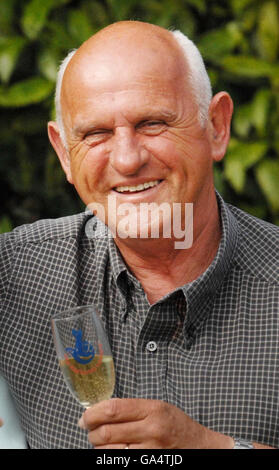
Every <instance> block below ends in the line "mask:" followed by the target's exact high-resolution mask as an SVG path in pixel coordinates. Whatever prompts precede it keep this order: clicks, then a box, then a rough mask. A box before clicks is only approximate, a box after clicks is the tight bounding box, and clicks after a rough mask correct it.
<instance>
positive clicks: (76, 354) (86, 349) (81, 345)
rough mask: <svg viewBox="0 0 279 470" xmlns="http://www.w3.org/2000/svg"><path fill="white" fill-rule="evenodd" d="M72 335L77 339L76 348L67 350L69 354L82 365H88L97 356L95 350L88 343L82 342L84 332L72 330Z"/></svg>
mask: <svg viewBox="0 0 279 470" xmlns="http://www.w3.org/2000/svg"><path fill="white" fill-rule="evenodd" d="M72 335H73V336H74V338H75V339H76V344H75V347H74V348H66V351H67V353H70V354H71V356H72V357H73V358H74V359H75V360H76V361H77V362H79V363H80V364H88V363H89V362H90V361H92V359H93V358H94V356H95V350H94V348H93V346H92V344H90V343H88V341H82V330H72Z"/></svg>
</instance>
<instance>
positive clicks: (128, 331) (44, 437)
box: [0, 195, 279, 448]
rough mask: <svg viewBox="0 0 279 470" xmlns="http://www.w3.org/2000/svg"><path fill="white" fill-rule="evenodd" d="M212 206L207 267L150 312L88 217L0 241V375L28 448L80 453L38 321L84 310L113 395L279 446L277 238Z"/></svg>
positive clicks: (41, 225) (74, 417)
mask: <svg viewBox="0 0 279 470" xmlns="http://www.w3.org/2000/svg"><path fill="white" fill-rule="evenodd" d="M217 198H218V203H219V209H220V216H221V220H222V229H223V235H222V240H221V243H220V246H219V250H218V253H217V255H216V257H215V259H214V261H213V262H212V264H211V265H210V266H209V268H208V269H207V270H206V272H205V273H204V274H203V275H202V276H200V277H199V278H198V279H196V280H195V281H193V282H192V283H190V284H187V285H185V286H182V287H180V288H178V289H176V290H175V291H174V292H171V293H170V294H168V295H167V296H165V297H164V298H162V299H161V300H160V301H158V302H157V303H156V304H154V305H151V306H150V304H149V303H148V301H147V299H146V296H145V293H144V292H143V290H142V288H141V285H140V284H139V282H138V281H137V279H135V277H134V276H133V275H132V274H131V273H130V272H129V271H128V270H127V267H126V264H125V263H124V261H123V260H122V258H121V255H120V253H119V252H118V250H117V248H116V246H115V244H114V241H113V239H112V238H109V237H106V236H105V235H104V231H102V230H101V231H99V233H101V234H102V235H101V236H98V227H100V225H99V222H98V221H97V219H96V218H95V217H92V216H91V215H89V214H88V213H84V214H79V215H75V216H72V217H65V218H61V219H55V220H43V221H39V222H36V223H34V224H32V225H26V226H22V227H19V228H17V229H15V230H14V231H13V232H11V233H8V234H3V235H1V237H0V243H1V251H0V267H1V270H0V301H1V310H0V371H1V373H2V374H3V375H4V376H5V377H6V379H7V381H8V382H9V385H10V389H11V391H12V393H13V396H14V398H15V401H16V404H17V408H18V412H19V414H20V416H21V421H22V426H23V429H24V430H25V433H26V436H27V440H28V443H29V446H30V447H31V448H90V444H89V443H88V440H87V434H86V432H85V431H82V430H80V429H79V428H78V427H77V421H78V419H79V417H80V416H81V413H82V411H83V410H82V408H81V407H80V405H79V404H78V403H77V402H76V401H75V400H74V398H72V396H71V394H70V393H69V391H68V389H67V388H66V385H65V384H64V381H63V378H62V374H61V371H60V369H59V366H58V361H57V358H56V354H55V349H54V345H53V340H52V336H51V327H50V318H51V315H52V314H53V313H55V312H58V311H62V310H65V309H68V308H71V307H74V306H77V305H85V304H91V303H93V304H95V305H96V306H97V308H98V310H99V313H100V315H101V317H102V319H103V320H104V322H105V326H106V329H107V331H108V333H109V338H110V342H111V347H112V351H113V356H114V360H115V365H116V387H115V393H114V395H115V396H118V397H142V398H153V399H160V400H165V401H167V402H170V403H173V404H175V405H176V406H178V407H179V408H181V409H182V410H184V411H185V413H187V414H189V415H190V416H191V417H192V418H193V419H195V420H197V421H199V422H200V423H202V424H204V425H205V426H208V427H210V428H211V429H214V430H216V431H219V432H222V433H226V434H229V435H237V436H239V437H242V438H248V439H252V440H254V441H258V442H261V443H265V444H269V445H271V446H275V447H278V446H279V428H278V425H279V331H278V330H279V321H278V320H279V307H278V306H279V286H278V280H279V272H278V265H279V263H278V241H279V229H278V227H275V226H273V225H270V224H268V223H266V222H263V221H261V220H258V219H256V218H253V217H252V216H250V215H247V214H245V213H244V212H242V211H240V210H239V209H236V208H234V207H232V206H229V205H227V204H225V203H224V201H223V200H222V199H221V198H220V196H219V195H217ZM150 341H153V343H152V344H153V348H150V347H149V344H150ZM154 345H155V347H154Z"/></svg>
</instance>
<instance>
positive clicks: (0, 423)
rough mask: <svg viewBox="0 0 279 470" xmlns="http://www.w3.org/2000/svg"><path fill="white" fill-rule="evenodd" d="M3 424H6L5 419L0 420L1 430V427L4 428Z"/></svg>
mask: <svg viewBox="0 0 279 470" xmlns="http://www.w3.org/2000/svg"><path fill="white" fill-rule="evenodd" d="M3 424H4V421H3V419H1V418H0V428H1V426H3Z"/></svg>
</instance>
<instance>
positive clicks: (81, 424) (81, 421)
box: [78, 416, 86, 429]
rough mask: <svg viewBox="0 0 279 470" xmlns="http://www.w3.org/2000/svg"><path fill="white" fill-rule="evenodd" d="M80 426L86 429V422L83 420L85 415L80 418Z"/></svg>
mask: <svg viewBox="0 0 279 470" xmlns="http://www.w3.org/2000/svg"><path fill="white" fill-rule="evenodd" d="M78 426H79V427H80V428H81V429H86V427H85V424H84V420H83V416H82V417H81V418H80V419H79V420H78Z"/></svg>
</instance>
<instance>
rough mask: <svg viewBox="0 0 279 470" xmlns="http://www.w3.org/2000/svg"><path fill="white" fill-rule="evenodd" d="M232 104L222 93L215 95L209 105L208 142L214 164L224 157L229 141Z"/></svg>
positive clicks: (224, 93)
mask: <svg viewBox="0 0 279 470" xmlns="http://www.w3.org/2000/svg"><path fill="white" fill-rule="evenodd" d="M232 113H233V102H232V99H231V97H230V95H229V94H228V93H226V92H224V91H221V92H220V93H217V95H215V96H214V97H213V98H212V100H211V103H210V107H209V119H210V140H211V150H212V158H213V160H215V161H216V162H218V161H220V160H222V158H223V157H224V155H225V153H226V150H227V146H228V143H229V139H230V128H231V119H232Z"/></svg>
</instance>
